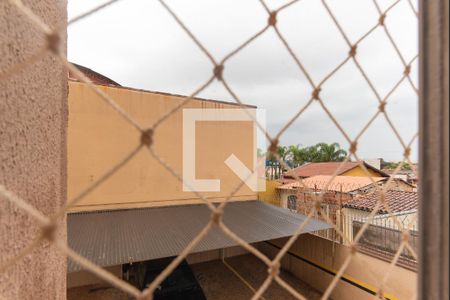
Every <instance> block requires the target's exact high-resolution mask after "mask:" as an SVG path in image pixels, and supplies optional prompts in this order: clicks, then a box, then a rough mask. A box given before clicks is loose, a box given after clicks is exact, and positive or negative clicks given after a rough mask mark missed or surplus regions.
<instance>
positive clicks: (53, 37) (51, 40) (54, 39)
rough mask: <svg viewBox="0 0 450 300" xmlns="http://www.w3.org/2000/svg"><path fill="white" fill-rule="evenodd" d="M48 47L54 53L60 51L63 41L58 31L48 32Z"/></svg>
mask: <svg viewBox="0 0 450 300" xmlns="http://www.w3.org/2000/svg"><path fill="white" fill-rule="evenodd" d="M46 38H47V49H48V50H50V51H51V52H52V53H53V54H58V53H59V45H60V42H61V37H60V36H59V34H58V32H56V31H52V32H50V33H48V34H47V36H46Z"/></svg>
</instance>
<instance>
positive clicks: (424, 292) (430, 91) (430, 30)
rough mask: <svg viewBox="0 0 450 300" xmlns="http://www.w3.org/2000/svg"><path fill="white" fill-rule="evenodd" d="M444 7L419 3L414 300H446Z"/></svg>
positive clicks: (437, 1)
mask: <svg viewBox="0 0 450 300" xmlns="http://www.w3.org/2000/svg"><path fill="white" fill-rule="evenodd" d="M448 31H449V2H448V0H433V1H429V0H421V1H420V35H421V36H420V56H421V57H420V159H419V163H420V167H419V181H420V188H419V194H420V205H419V215H420V220H419V228H420V239H421V242H420V254H419V261H420V267H419V297H418V298H419V299H431V300H440V299H448V296H449V295H448V280H449V278H448V267H449V265H448V264H449V262H448V253H449V251H448V242H449V232H448V228H449V224H448V214H449V205H448V204H449V185H448V181H449V178H448V166H449V161H448V159H449V151H448V146H449V132H448V129H449V123H448V122H449V94H448V81H449V78H448V68H449V66H448V64H449V61H448V55H449V54H448V53H449V43H448V34H449V32H448Z"/></svg>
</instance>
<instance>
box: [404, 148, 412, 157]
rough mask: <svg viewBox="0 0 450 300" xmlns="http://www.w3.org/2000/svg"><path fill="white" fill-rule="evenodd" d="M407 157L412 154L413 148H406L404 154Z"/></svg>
mask: <svg viewBox="0 0 450 300" xmlns="http://www.w3.org/2000/svg"><path fill="white" fill-rule="evenodd" d="M403 155H404V156H405V157H409V156H410V155H411V148H410V147H408V148H406V149H405V153H404V154H403Z"/></svg>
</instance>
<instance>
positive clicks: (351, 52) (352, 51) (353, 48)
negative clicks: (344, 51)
mask: <svg viewBox="0 0 450 300" xmlns="http://www.w3.org/2000/svg"><path fill="white" fill-rule="evenodd" d="M357 49H358V45H353V46H352V47H351V48H350V52H349V55H350V57H355V56H356V50H357Z"/></svg>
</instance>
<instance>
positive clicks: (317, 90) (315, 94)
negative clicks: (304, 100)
mask: <svg viewBox="0 0 450 300" xmlns="http://www.w3.org/2000/svg"><path fill="white" fill-rule="evenodd" d="M321 91H322V89H321V88H320V87H317V88H315V89H314V91H313V92H312V96H313V99H316V100H319V99H320V92H321Z"/></svg>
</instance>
